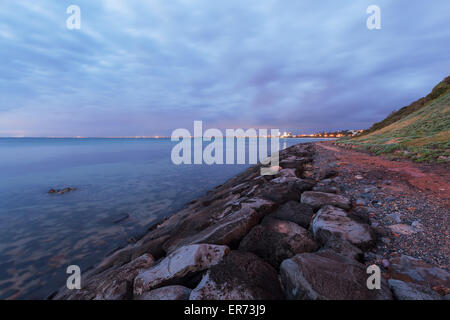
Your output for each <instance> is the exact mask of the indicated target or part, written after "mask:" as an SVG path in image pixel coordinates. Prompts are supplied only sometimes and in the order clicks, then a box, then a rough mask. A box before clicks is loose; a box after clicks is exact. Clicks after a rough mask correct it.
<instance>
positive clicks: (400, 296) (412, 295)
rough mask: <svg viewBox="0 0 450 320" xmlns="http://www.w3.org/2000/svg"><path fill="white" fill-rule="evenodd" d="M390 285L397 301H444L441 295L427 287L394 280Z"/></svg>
mask: <svg viewBox="0 0 450 320" xmlns="http://www.w3.org/2000/svg"><path fill="white" fill-rule="evenodd" d="M388 283H389V288H391V290H392V292H393V294H394V297H395V299H397V300H442V297H441V296H440V295H439V294H437V293H436V292H434V291H433V290H432V289H430V288H428V287H426V286H421V285H418V284H415V283H411V282H409V283H407V282H403V281H400V280H394V279H390V280H389V281H388Z"/></svg>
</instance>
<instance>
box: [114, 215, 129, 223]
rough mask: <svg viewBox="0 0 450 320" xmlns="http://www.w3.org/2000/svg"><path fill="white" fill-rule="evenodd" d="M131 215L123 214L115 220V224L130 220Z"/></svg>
mask: <svg viewBox="0 0 450 320" xmlns="http://www.w3.org/2000/svg"><path fill="white" fill-rule="evenodd" d="M129 217H130V215H129V214H128V213H122V214H121V215H120V216H118V217H117V218H116V219H114V220H113V223H120V222H122V221H124V220H126V219H128V218H129Z"/></svg>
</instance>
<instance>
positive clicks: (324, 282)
mask: <svg viewBox="0 0 450 320" xmlns="http://www.w3.org/2000/svg"><path fill="white" fill-rule="evenodd" d="M280 277H281V282H282V284H283V288H284V290H285V294H286V296H287V298H288V299H291V300H385V299H386V300H390V299H392V294H391V291H390V290H389V288H388V284H387V282H386V281H385V280H384V279H382V280H381V281H382V282H381V289H380V290H369V289H368V288H367V285H366V282H367V277H368V275H367V273H366V268H365V266H364V265H363V264H361V263H358V262H356V261H354V260H352V259H348V258H346V257H344V256H342V255H339V254H337V253H335V252H334V251H332V250H325V251H319V252H316V253H302V254H298V255H296V256H294V257H292V258H290V259H287V260H285V261H283V263H282V264H281V267H280Z"/></svg>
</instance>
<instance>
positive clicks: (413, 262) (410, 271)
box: [389, 255, 450, 288]
mask: <svg viewBox="0 0 450 320" xmlns="http://www.w3.org/2000/svg"><path fill="white" fill-rule="evenodd" d="M389 273H390V276H391V278H393V279H397V280H402V281H404V282H414V283H417V284H420V285H426V286H429V287H445V288H450V273H448V272H447V271H445V270H444V269H440V268H437V267H435V266H432V265H430V264H428V263H426V262H424V261H422V260H419V259H416V258H413V257H410V256H407V255H402V256H400V257H395V258H393V259H391V260H390V266H389Z"/></svg>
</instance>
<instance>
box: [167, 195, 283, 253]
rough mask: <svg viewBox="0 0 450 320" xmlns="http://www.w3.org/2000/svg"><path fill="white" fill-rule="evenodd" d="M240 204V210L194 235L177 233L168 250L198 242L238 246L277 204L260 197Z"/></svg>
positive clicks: (169, 243)
mask: <svg viewBox="0 0 450 320" xmlns="http://www.w3.org/2000/svg"><path fill="white" fill-rule="evenodd" d="M240 205H241V208H240V209H239V210H237V211H234V212H232V213H230V214H229V215H227V216H225V217H223V218H221V219H219V220H218V221H217V222H216V223H214V224H212V225H210V226H209V227H206V228H205V229H203V230H201V231H199V232H197V233H194V234H193V235H190V236H187V237H185V236H184V235H183V234H178V235H177V234H175V235H174V236H173V237H172V238H171V239H170V241H169V242H168V243H166V244H165V246H166V248H167V252H173V251H174V250H175V249H176V248H179V247H181V246H184V245H188V244H196V243H211V244H218V245H228V246H237V245H238V244H239V242H240V241H241V240H242V238H243V237H244V236H245V235H246V234H247V233H248V232H249V231H250V230H251V229H252V228H253V227H254V226H255V225H257V224H258V222H259V221H260V219H261V218H262V217H263V216H264V213H265V212H268V211H270V210H272V208H273V207H274V206H275V204H274V203H273V202H271V201H268V200H265V199H259V198H255V199H251V200H249V201H248V202H245V203H241V204H240ZM200 222H201V221H200Z"/></svg>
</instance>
